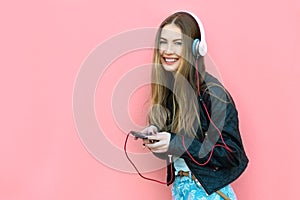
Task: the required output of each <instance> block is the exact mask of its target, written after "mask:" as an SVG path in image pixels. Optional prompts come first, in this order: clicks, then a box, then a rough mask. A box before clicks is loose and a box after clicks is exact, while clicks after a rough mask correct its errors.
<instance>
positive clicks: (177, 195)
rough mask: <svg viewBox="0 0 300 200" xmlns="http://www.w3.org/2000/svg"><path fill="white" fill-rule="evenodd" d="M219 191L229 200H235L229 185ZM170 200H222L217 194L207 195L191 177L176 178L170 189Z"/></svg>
mask: <svg viewBox="0 0 300 200" xmlns="http://www.w3.org/2000/svg"><path fill="white" fill-rule="evenodd" d="M220 191H221V192H223V193H224V194H225V195H227V196H228V197H229V198H230V200H237V198H236V195H235V193H234V191H233V189H232V187H231V186H230V185H228V186H226V187H224V188H222V189H221V190H220ZM172 200H223V198H222V197H221V196H220V195H219V194H217V193H213V194H211V195H207V194H206V192H205V190H204V189H203V187H202V186H201V185H200V184H199V183H197V182H196V181H194V180H193V179H192V178H191V177H188V176H183V177H179V176H177V177H176V178H175V181H174V183H173V187H172Z"/></svg>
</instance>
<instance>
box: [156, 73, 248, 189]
mask: <svg viewBox="0 0 300 200" xmlns="http://www.w3.org/2000/svg"><path fill="white" fill-rule="evenodd" d="M204 84H205V85H206V86H207V88H208V89H207V90H205V91H202V94H201V96H202V97H199V105H200V119H201V126H202V130H199V131H198V132H197V136H198V138H194V137H189V136H187V135H184V134H182V135H179V134H174V133H171V139H170V145H169V149H168V152H166V153H155V155H156V156H157V157H159V158H162V159H166V160H167V164H170V163H169V161H168V155H174V156H177V157H181V158H183V159H184V160H185V162H186V164H187V166H188V167H189V169H190V170H191V172H192V173H193V174H194V175H195V176H196V178H197V179H198V181H199V182H200V183H201V185H202V186H203V188H204V189H205V191H206V192H207V193H208V194H212V193H213V192H215V191H217V190H219V189H221V188H223V187H225V186H227V185H228V184H230V183H231V182H233V181H234V180H236V179H237V178H238V177H239V176H240V175H241V174H242V173H243V171H244V170H245V169H246V167H247V164H248V158H247V156H246V153H245V151H244V148H243V143H242V139H241V136H240V132H239V123H238V112H237V110H236V107H235V104H234V102H233V100H232V98H231V97H230V94H229V93H228V92H227V91H226V92H225V89H224V88H222V87H219V86H220V85H221V83H220V82H219V81H218V80H217V79H216V78H214V77H213V76H212V75H210V74H208V73H206V76H205V79H204ZM216 84H217V85H219V86H216ZM201 101H203V102H204V104H205V105H206V108H207V110H208V112H209V115H210V117H211V119H212V121H213V122H214V124H215V125H216V126H217V127H218V129H219V130H220V132H221V133H222V137H223V140H224V142H225V143H226V145H227V146H228V147H229V148H230V150H231V152H230V151H228V150H227V149H226V148H224V147H222V146H224V143H223V141H222V138H221V137H220V135H219V132H218V131H217V129H216V128H215V127H214V126H213V125H212V123H211V121H210V119H209V117H208V116H207V114H206V112H205V110H204V109H205V108H204V106H203V105H202V103H201ZM183 140H184V144H185V145H183ZM214 144H216V145H217V146H215V148H214V150H213V154H212V157H211V159H210V160H209V162H207V164H205V165H202V164H203V163H206V161H207V160H208V158H209V155H210V152H211V149H212V147H213V146H214ZM220 145H222V146H220ZM185 148H187V149H188V152H189V153H190V155H188V153H187V152H186V150H185ZM190 156H192V157H193V159H194V160H195V161H196V162H198V163H200V164H201V166H200V165H199V164H196V162H194V161H193V160H192V158H191V157H190ZM170 167H172V168H173V173H174V167H173V163H172V165H170V166H169V167H168V176H167V181H168V183H169V184H168V185H170V184H171V183H173V181H174V177H175V174H171V173H170V172H171V171H170ZM171 179H173V180H171Z"/></svg>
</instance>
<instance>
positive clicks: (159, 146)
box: [144, 132, 171, 153]
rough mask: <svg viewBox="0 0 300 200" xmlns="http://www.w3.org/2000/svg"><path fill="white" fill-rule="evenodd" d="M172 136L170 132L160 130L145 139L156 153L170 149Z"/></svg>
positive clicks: (145, 142)
mask: <svg viewBox="0 0 300 200" xmlns="http://www.w3.org/2000/svg"><path fill="white" fill-rule="evenodd" d="M170 138H171V134H170V133H168V132H159V133H156V134H154V135H149V136H148V139H144V144H145V146H146V147H148V149H149V150H150V151H152V152H154V153H165V152H167V151H168V149H169V144H170ZM153 141H156V142H153Z"/></svg>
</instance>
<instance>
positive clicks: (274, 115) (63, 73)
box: [0, 0, 300, 200]
mask: <svg viewBox="0 0 300 200" xmlns="http://www.w3.org/2000/svg"><path fill="white" fill-rule="evenodd" d="M178 9H188V10H191V11H193V12H194V13H196V14H197V15H198V16H199V17H200V18H201V19H202V21H203V23H204V24H205V28H206V34H207V42H208V45H209V55H210V56H211V58H212V59H213V60H214V62H215V63H216V65H217V66H218V70H219V71H220V73H221V75H222V78H223V81H224V84H225V85H226V87H227V88H228V89H229V90H230V92H231V93H232V95H233V97H234V98H235V101H236V104H237V107H238V110H239V113H240V128H241V133H242V137H243V141H244V144H245V148H246V151H247V154H248V156H249V158H250V164H249V167H248V168H247V170H246V171H245V173H244V174H243V175H242V176H241V177H240V178H239V179H238V180H237V181H236V182H235V183H234V184H233V187H234V189H235V191H236V193H237V195H238V197H239V199H242V200H247V199H249V200H250V199H257V200H259V199H261V200H265V199H293V198H294V197H295V196H296V195H297V194H296V193H297V191H298V187H297V185H299V184H298V183H299V180H298V179H299V178H300V175H299V172H298V169H299V168H300V156H299V153H300V148H299V145H298V141H299V140H300V135H299V131H298V124H299V122H298V121H299V120H298V119H299V113H300V106H299V102H300V98H299V97H300V95H299V88H298V87H299V86H300V81H299V76H300V68H299V65H300V59H299V52H300V39H299V38H300V37H299V35H300V26H299V24H300V3H299V1H298V0H287V1H283V0H281V1H271V0H267V1H260V0H252V1H247V2H245V1H232V0H229V1H221V0H220V1H208V0H206V1H205V0H186V1H179V0H173V1H170V0H165V1H159V0H152V1H138V0H127V1H117V0H110V1H105V2H100V1H95V0H88V1H83V0H72V1H71V0H59V1H58V0H51V1H50V0H49V1H47V0H44V1H38V0H28V1H15V0H12V1H6V2H4V1H3V2H1V3H0V26H1V31H0V36H1V37H0V55H1V59H0V65H1V68H0V72H1V73H0V76H1V77H0V89H1V90H0V91H1V94H2V95H1V104H0V110H1V115H0V116H1V128H0V129H1V140H0V157H1V164H0V199H3V200H4V199H5V200H16V199H28V200H29V199H31V200H32V199H39V200H41V199H42V200H48V199H49V200H50V199H51V200H52V199H57V200H58V199H88V200H94V199H95V200H96V199H141V198H143V199H144V200H148V199H149V200H150V199H169V198H170V188H169V187H166V186H163V185H159V184H156V183H152V182H148V181H144V180H142V179H141V178H140V177H138V176H137V175H136V174H130V173H124V172H121V171H120V170H118V169H112V168H111V167H109V166H107V165H105V164H103V163H101V162H99V160H97V159H95V157H94V156H93V155H92V154H90V153H88V151H87V149H86V148H85V147H84V145H83V144H82V142H81V140H80V138H79V136H78V133H77V130H76V125H75V123H74V118H73V110H72V95H73V89H74V83H75V80H76V76H77V74H78V72H79V70H80V66H81V64H82V62H83V61H84V59H85V58H86V57H87V56H88V55H89V53H90V52H91V51H92V50H93V49H94V48H95V47H96V46H97V45H99V44H100V43H102V42H103V41H105V40H107V39H108V38H110V37H112V36H113V35H116V34H118V33H120V32H123V31H127V30H132V29H135V28H141V27H155V26H157V25H158V24H159V23H160V22H161V20H162V19H163V18H165V17H166V16H167V15H169V14H170V13H172V11H175V10H178ZM120 45H121V44H120ZM138 55H139V53H138V52H137V54H133V55H128V57H126V56H125V57H124V58H122V59H123V60H122V61H123V62H121V61H116V62H115V63H114V66H116V65H118V66H119V67H120V68H121V72H122V73H125V72H126V71H128V70H129V69H130V68H131V66H136V65H140V64H143V63H144V64H145V63H149V62H151V56H150V53H149V52H146V53H141V54H140V56H138ZM104 56H105V55H104ZM121 72H120V73H119V74H118V73H116V74H115V76H116V77H114V79H108V80H107V82H106V83H105V84H107V87H106V90H104V93H103V95H107V94H110V93H109V92H110V89H111V87H110V86H111V84H113V81H114V80H118V78H119V77H120V76H121V75H122V73H121ZM145 78H147V77H146V76H145ZM100 84H104V83H101V82H100V83H99V88H100V87H101V85H100ZM102 86H103V85H102ZM145 91H146V90H144V89H143V88H141V89H139V90H137V91H136V93H134V95H133V96H134V97H135V102H131V103H130V113H131V116H132V118H133V120H136V122H137V123H140V124H143V122H144V121H143V120H142V119H140V117H139V116H142V114H141V113H143V111H141V112H137V111H136V110H137V108H136V107H137V106H136V107H135V106H134V105H138V106H142V105H143V103H141V102H142V99H143V98H144V97H145V96H146V94H147V92H145ZM101 95H102V94H99V91H97V95H96V96H97V98H96V105H95V107H96V112H97V116H99V117H101V116H102V117H103V116H104V115H107V116H110V115H111V113H109V112H110V111H109V110H108V111H106V110H104V111H102V110H101V105H100V104H99V102H100V100H99V101H97V99H98V98H100V97H101ZM139 98H140V99H139ZM133 99H134V98H133ZM108 118H109V117H108ZM107 120H108V123H107V124H106V125H107V126H108V127H111V130H114V133H115V134H114V135H108V137H109V138H110V140H111V142H112V144H114V145H115V146H117V147H119V148H120V149H121V148H122V145H123V142H124V134H122V131H120V130H119V131H118V128H116V124H114V123H113V121H111V120H110V118H109V119H107ZM134 144H136V143H133V142H131V143H130V146H131V149H134V148H133V147H132V146H133V145H134ZM102 150H103V151H104V152H105V151H107V150H105V149H102ZM136 150H137V151H143V150H140V149H136ZM111 156H114V155H111ZM116 159H118V158H116ZM120 164H122V163H120ZM126 164H127V163H126ZM147 175H148V176H152V177H155V178H157V179H162V180H164V178H165V173H164V170H163V169H162V170H159V171H155V172H152V173H148V174H147ZM297 180H298V181H297ZM295 198H297V197H295Z"/></svg>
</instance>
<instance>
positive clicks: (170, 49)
mask: <svg viewBox="0 0 300 200" xmlns="http://www.w3.org/2000/svg"><path fill="white" fill-rule="evenodd" d="M165 53H166V54H172V53H174V49H173V46H172V44H170V43H169V44H168V45H167V48H166V49H165Z"/></svg>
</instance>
